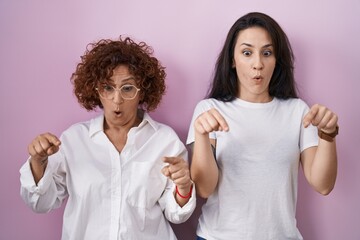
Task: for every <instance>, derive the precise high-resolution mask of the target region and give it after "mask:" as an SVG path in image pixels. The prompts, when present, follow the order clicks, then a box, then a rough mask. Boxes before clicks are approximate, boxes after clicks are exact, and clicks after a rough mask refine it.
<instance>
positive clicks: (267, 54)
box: [263, 50, 272, 57]
mask: <svg viewBox="0 0 360 240" xmlns="http://www.w3.org/2000/svg"><path fill="white" fill-rule="evenodd" d="M263 55H264V56H266V57H268V56H271V55H272V51H270V50H265V51H264V52H263Z"/></svg>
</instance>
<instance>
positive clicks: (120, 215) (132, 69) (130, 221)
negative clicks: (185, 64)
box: [20, 37, 196, 240]
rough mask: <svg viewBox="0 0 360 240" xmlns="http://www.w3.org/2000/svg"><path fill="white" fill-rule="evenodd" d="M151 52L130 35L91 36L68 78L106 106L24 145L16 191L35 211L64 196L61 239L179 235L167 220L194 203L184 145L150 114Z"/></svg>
mask: <svg viewBox="0 0 360 240" xmlns="http://www.w3.org/2000/svg"><path fill="white" fill-rule="evenodd" d="M152 54H153V50H152V48H151V47H149V46H148V45H146V43H144V42H140V43H136V42H134V41H133V40H132V39H130V38H125V39H122V38H121V37H120V38H119V39H118V40H109V39H103V40H100V41H98V42H96V43H92V44H89V45H88V48H87V50H86V52H85V54H84V55H83V56H82V57H81V62H80V63H79V64H78V65H77V68H76V71H75V72H74V73H73V74H72V77H71V81H72V83H73V85H74V93H75V95H76V97H77V99H78V101H79V103H80V104H81V106H83V107H84V108H85V109H87V110H88V111H91V110H95V109H97V108H98V107H99V108H100V109H102V114H101V115H100V116H98V117H96V118H94V119H91V120H89V121H86V122H81V123H77V124H74V125H72V126H71V127H70V128H68V129H67V130H66V131H64V132H63V133H62V135H61V137H60V138H57V137H56V136H55V135H53V134H51V133H44V134H41V135H39V136H37V137H36V138H35V139H34V140H33V141H32V142H31V143H30V144H29V146H28V152H29V154H30V157H29V159H28V161H27V162H26V163H25V164H24V165H23V166H22V168H21V170H20V173H21V177H20V180H21V196H22V198H23V199H24V201H25V202H26V204H27V205H29V206H30V207H31V208H32V209H33V210H34V211H35V212H48V211H50V210H52V209H54V208H58V207H60V206H61V204H62V203H63V202H64V200H65V199H67V203H66V208H65V212H64V220H63V231H62V239H74V240H78V239H87V240H88V239H96V240H98V239H167V240H168V239H176V236H175V234H174V233H173V231H172V229H171V226H170V224H169V222H168V221H170V222H172V223H181V222H184V221H186V220H187V219H188V218H189V217H190V215H191V214H192V212H193V211H194V209H195V204H196V197H195V190H193V189H194V188H193V185H192V182H191V179H190V174H189V167H188V163H187V151H186V148H185V146H184V144H183V143H182V142H181V141H180V140H179V138H178V136H177V135H176V133H175V132H174V131H173V130H172V129H171V128H170V127H168V126H166V125H164V124H161V123H158V122H156V121H154V120H153V119H152V118H151V117H150V116H149V114H148V113H147V112H149V111H152V110H155V109H156V107H157V106H158V105H159V103H160V101H161V98H162V96H163V94H164V93H165V81H164V80H165V77H166V73H165V71H164V67H163V66H162V65H161V64H160V62H159V61H158V60H157V59H156V58H155V57H153V56H152Z"/></svg>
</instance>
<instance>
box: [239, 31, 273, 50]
mask: <svg viewBox="0 0 360 240" xmlns="http://www.w3.org/2000/svg"><path fill="white" fill-rule="evenodd" d="M243 43H246V44H251V45H255V44H260V45H262V46H264V45H267V44H272V39H271V36H270V34H269V32H268V31H267V30H266V29H264V28H262V27H250V28H247V29H244V30H241V31H240V32H239V34H238V36H237V40H236V44H243Z"/></svg>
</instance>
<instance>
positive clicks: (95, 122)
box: [89, 110, 159, 138]
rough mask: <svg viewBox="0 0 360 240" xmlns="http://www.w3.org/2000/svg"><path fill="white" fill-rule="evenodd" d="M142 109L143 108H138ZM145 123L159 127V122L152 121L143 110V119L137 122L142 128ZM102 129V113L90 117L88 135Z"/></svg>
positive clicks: (155, 128) (93, 134) (90, 135)
mask: <svg viewBox="0 0 360 240" xmlns="http://www.w3.org/2000/svg"><path fill="white" fill-rule="evenodd" d="M139 111H143V110H139ZM147 123H149V125H150V126H151V127H152V128H153V129H154V130H155V131H156V130H158V128H159V123H158V122H156V121H154V120H153V119H152V118H151V117H150V115H149V114H148V113H147V112H143V120H142V121H141V123H140V124H139V126H138V127H139V128H142V127H143V126H145V125H146V124H147ZM103 131H104V114H101V115H99V116H97V117H96V118H93V119H91V121H90V128H89V137H90V138H92V137H93V136H95V135H96V134H98V133H99V132H103Z"/></svg>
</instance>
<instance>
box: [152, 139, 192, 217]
mask: <svg viewBox="0 0 360 240" xmlns="http://www.w3.org/2000/svg"><path fill="white" fill-rule="evenodd" d="M174 148H175V149H177V150H178V152H179V153H178V154H175V155H176V156H179V157H182V158H183V159H184V160H185V161H188V154H187V150H186V148H185V146H184V144H183V143H182V142H181V141H180V140H178V141H177V143H176V144H175V146H174ZM193 185H194V183H193ZM175 186H176V185H175V184H174V183H173V182H172V181H171V180H167V184H166V187H165V191H164V193H163V195H162V196H161V198H160V199H159V204H160V206H161V208H162V209H163V211H164V215H165V217H166V219H168V220H169V221H170V222H172V223H183V222H185V221H186V220H188V219H189V217H190V216H191V214H192V213H193V212H194V210H195V207H196V191H195V186H193V188H192V193H191V197H190V199H189V201H188V202H187V203H186V204H185V205H184V206H182V207H180V206H179V204H178V203H177V202H176V199H175Z"/></svg>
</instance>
